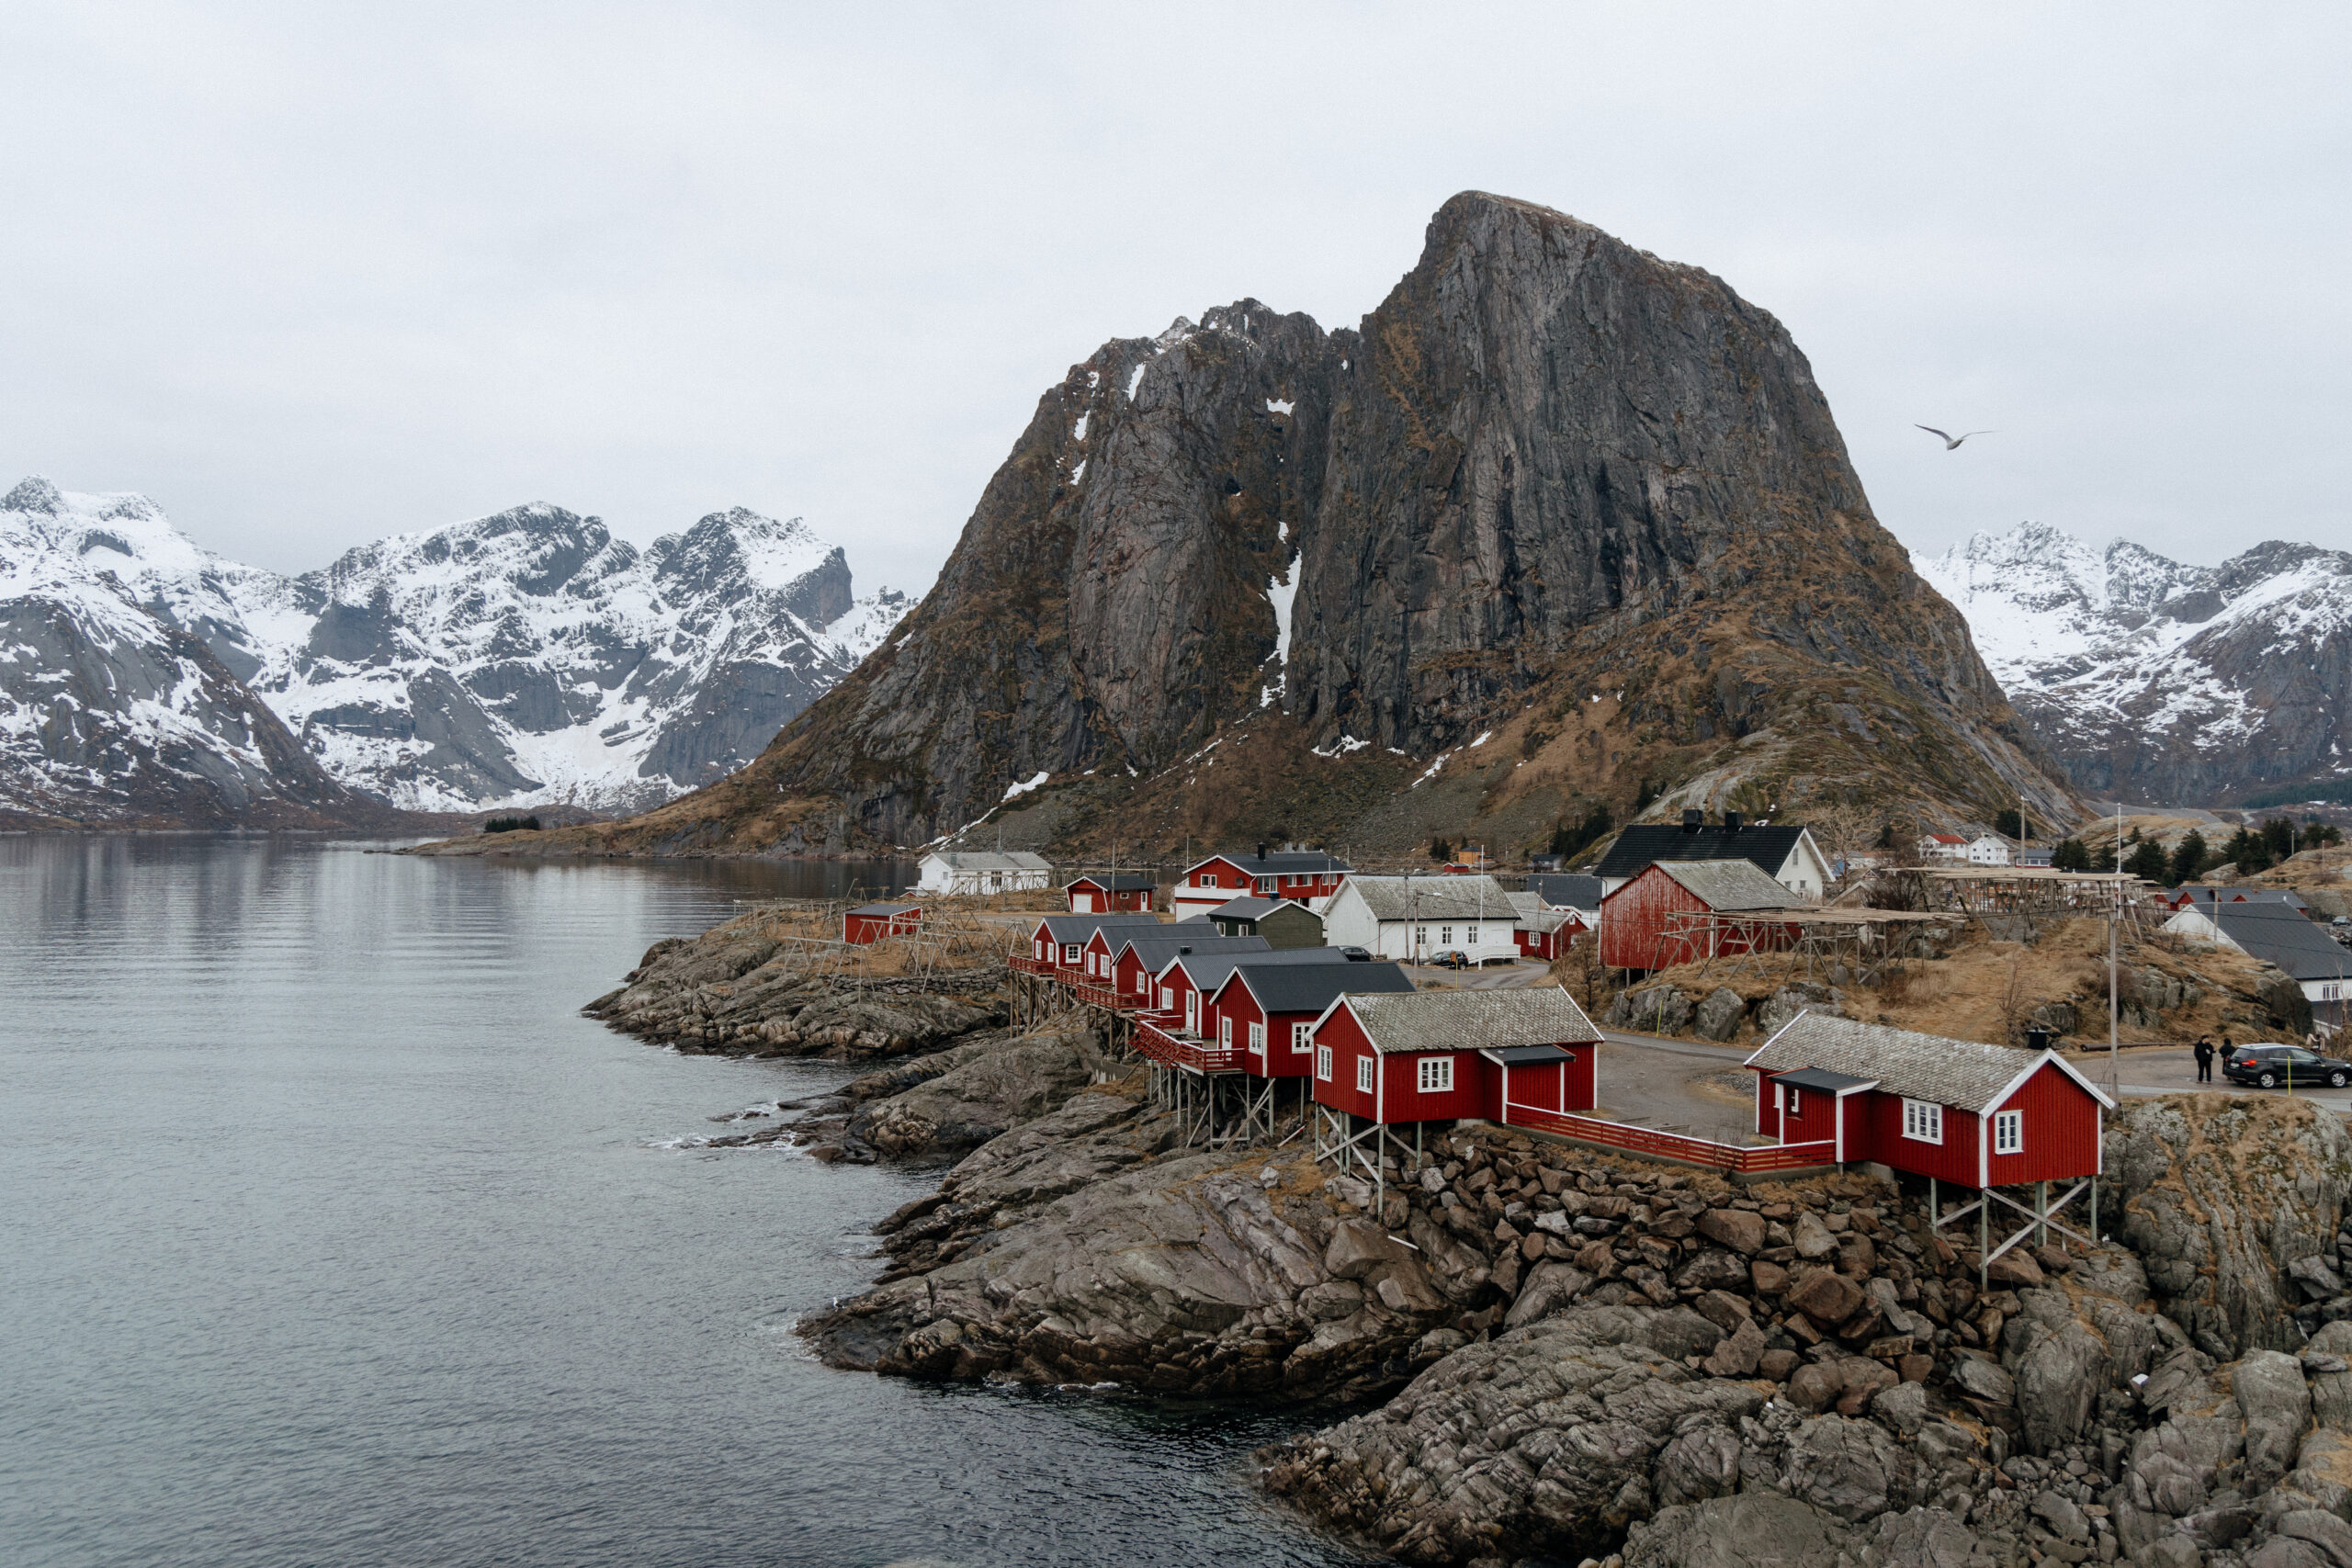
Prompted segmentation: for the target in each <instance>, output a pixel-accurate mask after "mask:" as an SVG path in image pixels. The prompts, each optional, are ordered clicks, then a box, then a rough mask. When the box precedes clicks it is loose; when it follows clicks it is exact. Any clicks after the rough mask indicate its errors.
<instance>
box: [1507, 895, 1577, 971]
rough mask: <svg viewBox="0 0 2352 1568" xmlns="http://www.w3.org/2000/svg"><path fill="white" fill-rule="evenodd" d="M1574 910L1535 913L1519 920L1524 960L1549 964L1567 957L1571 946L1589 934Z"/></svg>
mask: <svg viewBox="0 0 2352 1568" xmlns="http://www.w3.org/2000/svg"><path fill="white" fill-rule="evenodd" d="M1587 930H1589V927H1587V926H1586V924H1585V922H1584V919H1583V918H1582V917H1581V916H1579V915H1578V914H1577V912H1576V911H1575V910H1574V909H1534V910H1531V911H1530V912H1528V913H1526V914H1523V915H1521V917H1520V919H1519V952H1520V956H1521V957H1522V958H1534V959H1540V960H1542V961H1543V962H1544V963H1546V964H1548V963H1550V962H1551V961H1552V960H1553V959H1555V958H1565V957H1566V956H1567V953H1568V945H1569V944H1570V943H1571V942H1575V941H1576V939H1577V934H1578V933H1579V932H1581V931H1587Z"/></svg>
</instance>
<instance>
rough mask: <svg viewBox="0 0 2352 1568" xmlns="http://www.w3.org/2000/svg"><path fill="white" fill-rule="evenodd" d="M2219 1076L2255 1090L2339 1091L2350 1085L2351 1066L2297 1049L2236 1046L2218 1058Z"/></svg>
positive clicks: (2332, 1058)
mask: <svg viewBox="0 0 2352 1568" xmlns="http://www.w3.org/2000/svg"><path fill="white" fill-rule="evenodd" d="M2222 1077H2226V1078H2228V1079H2229V1080H2230V1081H2231V1082H2233V1083H2250V1084H2253V1085H2254V1086H2256V1088H2257V1089H2277V1088H2278V1086H2279V1085H2280V1084H2292V1085H2293V1086H2294V1087H2296V1088H2301V1089H2315V1088H2317V1087H2318V1086H2319V1085H2321V1084H2325V1085H2326V1086H2327V1087H2328V1088H2330V1089H2342V1088H2344V1087H2345V1086H2346V1085H2347V1084H2352V1062H2339V1061H2337V1060H2336V1059H2335V1057H2333V1056H2323V1055H2320V1054H2319V1053H2318V1052H2316V1051H2306V1050H2304V1049H2303V1048H2302V1047H2301V1045H2237V1046H2233V1047H2232V1048H2231V1050H2230V1054H2229V1055H2227V1056H2226V1057H2224V1058H2222Z"/></svg>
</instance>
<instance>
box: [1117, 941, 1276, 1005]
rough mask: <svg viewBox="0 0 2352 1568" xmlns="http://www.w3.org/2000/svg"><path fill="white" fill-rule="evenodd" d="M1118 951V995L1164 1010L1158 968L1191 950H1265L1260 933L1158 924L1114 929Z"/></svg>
mask: <svg viewBox="0 0 2352 1568" xmlns="http://www.w3.org/2000/svg"><path fill="white" fill-rule="evenodd" d="M1114 938H1115V941H1116V942H1117V945H1118V951H1117V952H1116V953H1113V954H1112V956H1111V984H1112V987H1113V988H1114V989H1115V990H1117V991H1118V992H1119V994H1120V995H1122V996H1126V997H1133V998H1135V999H1136V1005H1137V1006H1139V1007H1147V1008H1152V1009H1155V1010H1164V1009H1163V1007H1162V1004H1161V1002H1160V1000H1159V991H1160V989H1161V987H1160V984H1159V972H1160V971H1161V970H1163V969H1165V968H1167V967H1168V965H1169V964H1172V963H1174V962H1175V961H1176V960H1177V959H1179V958H1182V957H1184V956H1185V955H1187V954H1189V953H1235V954H1247V953H1264V952H1266V951H1268V949H1267V946H1266V939H1265V938H1264V937H1261V936H1219V935H1217V934H1216V930H1215V928H1213V927H1206V926H1184V927H1177V926H1162V927H1160V928H1159V930H1158V931H1118V932H1116V933H1114Z"/></svg>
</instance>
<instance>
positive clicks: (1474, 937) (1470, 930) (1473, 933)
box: [1462, 926, 1478, 947]
mask: <svg viewBox="0 0 2352 1568" xmlns="http://www.w3.org/2000/svg"><path fill="white" fill-rule="evenodd" d="M1462 940H1463V941H1464V942H1467V943H1468V944H1469V945H1471V946H1472V947H1476V946H1477V945H1478V928H1477V927H1476V926H1464V927H1463V928H1462Z"/></svg>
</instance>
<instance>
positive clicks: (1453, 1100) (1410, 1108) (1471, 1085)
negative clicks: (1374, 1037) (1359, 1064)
mask: <svg viewBox="0 0 2352 1568" xmlns="http://www.w3.org/2000/svg"><path fill="white" fill-rule="evenodd" d="M1428 1056H1451V1057H1453V1088H1452V1089H1448V1090H1446V1091H1445V1092H1444V1093H1442V1094H1423V1093H1422V1092H1421V1091H1420V1089H1419V1087H1417V1086H1418V1085H1419V1082H1420V1064H1421V1063H1422V1062H1423V1061H1424V1060H1426V1059H1427V1058H1428ZM1380 1060H1381V1067H1382V1070H1383V1077H1384V1080H1385V1083H1386V1085H1387V1089H1388V1093H1387V1096H1386V1098H1385V1103H1384V1105H1383V1107H1382V1109H1383V1111H1384V1112H1385V1114H1384V1115H1383V1116H1382V1120H1383V1121H1385V1122H1451V1121H1454V1120H1457V1119H1459V1118H1461V1117H1464V1116H1483V1117H1485V1118H1487V1120H1489V1121H1493V1120H1495V1119H1497V1118H1498V1117H1499V1116H1500V1115H1501V1113H1502V1106H1501V1077H1502V1069H1501V1068H1499V1067H1498V1066H1495V1064H1494V1063H1492V1062H1489V1061H1488V1060H1487V1058H1485V1057H1484V1056H1481V1055H1478V1053H1477V1052H1476V1051H1469V1050H1464V1051H1432V1052H1430V1053H1428V1054H1427V1055H1404V1054H1402V1053H1397V1054H1395V1055H1386V1056H1383V1057H1382V1058H1381V1059H1380Z"/></svg>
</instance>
